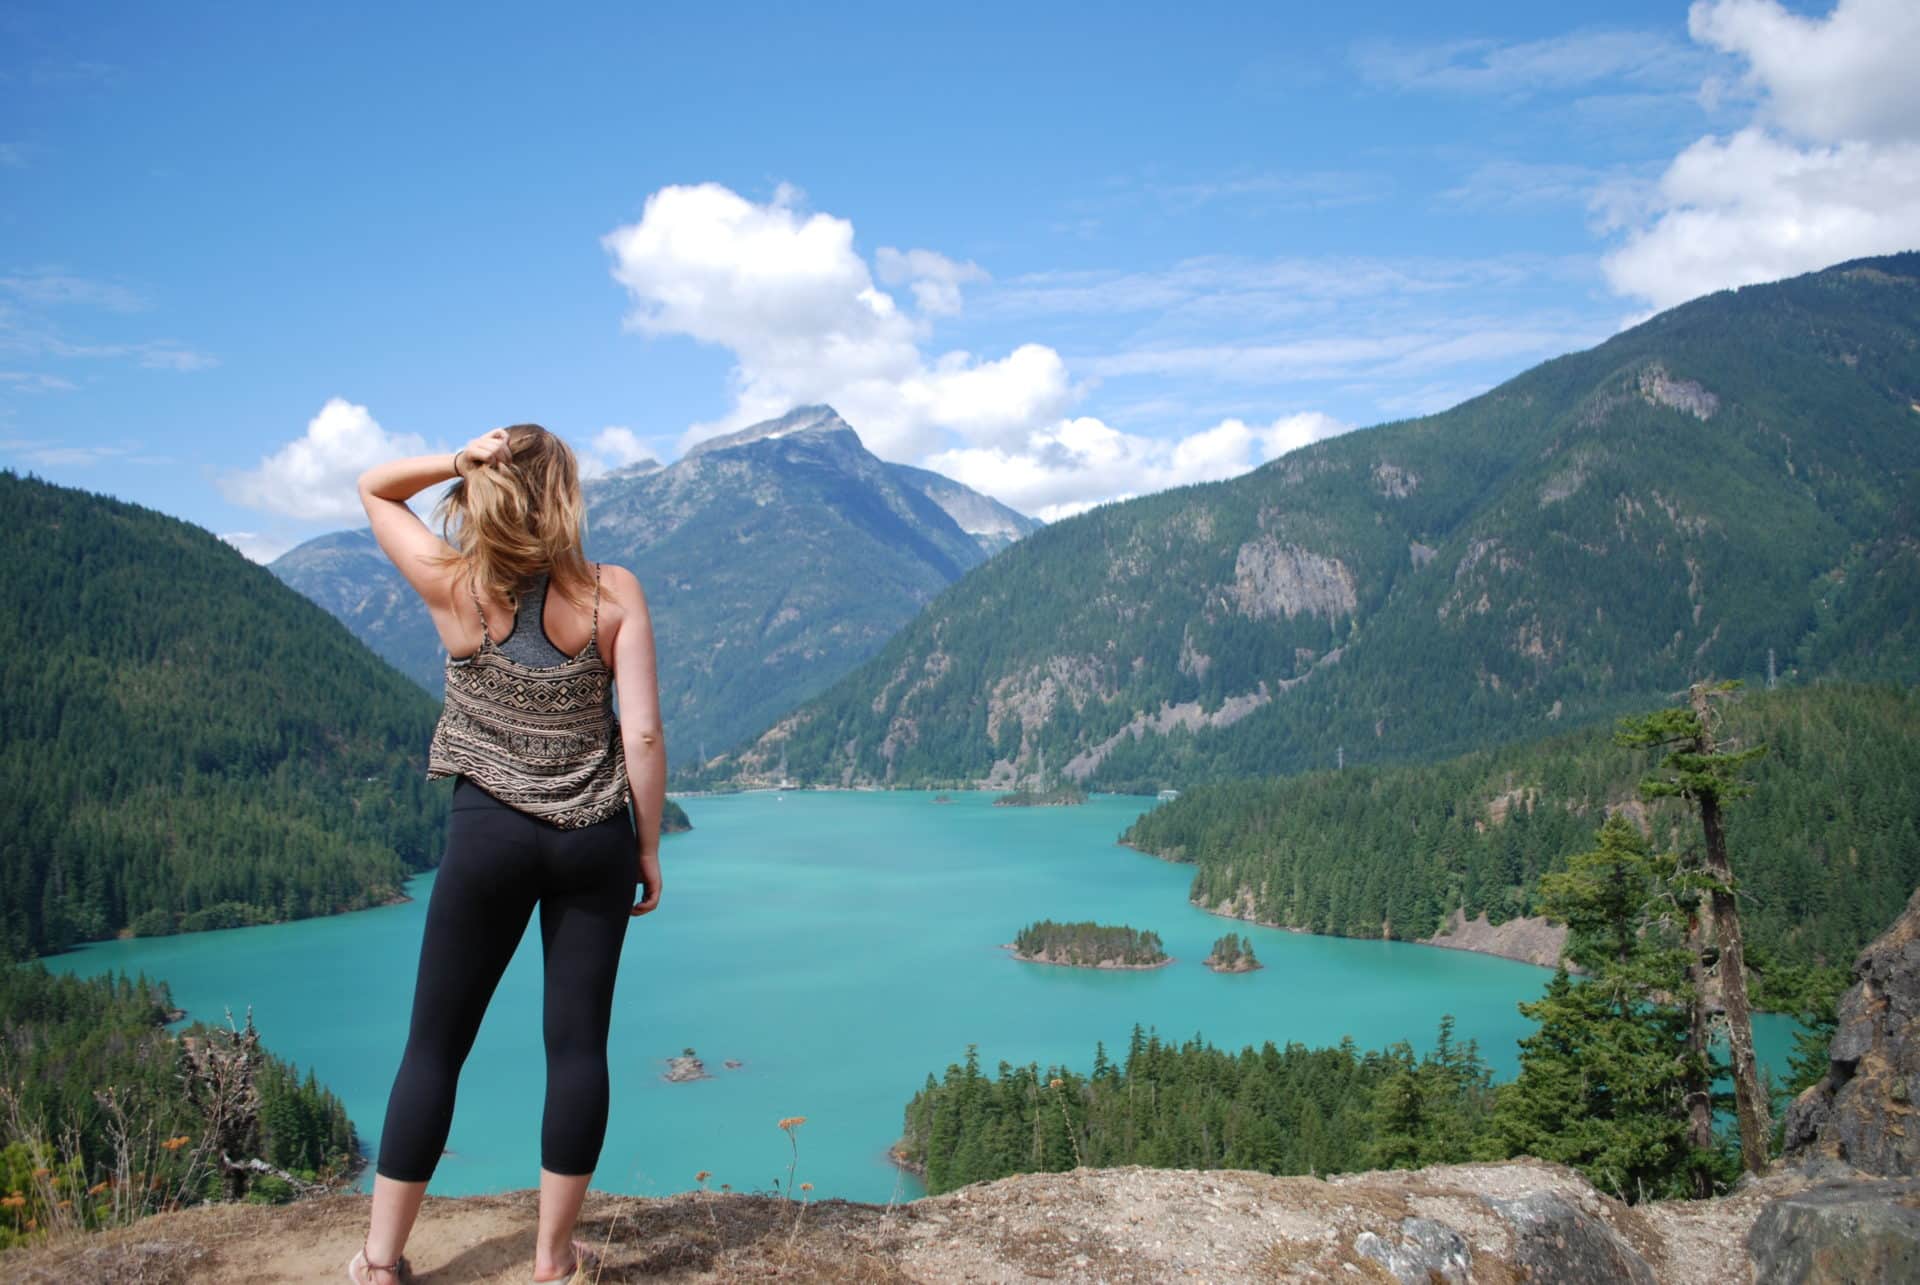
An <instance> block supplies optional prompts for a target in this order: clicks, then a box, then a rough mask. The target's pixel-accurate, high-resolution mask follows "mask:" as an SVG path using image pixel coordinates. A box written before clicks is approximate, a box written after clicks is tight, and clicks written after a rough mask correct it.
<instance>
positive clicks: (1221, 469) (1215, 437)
mask: <svg viewBox="0 0 1920 1285" xmlns="http://www.w3.org/2000/svg"><path fill="white" fill-rule="evenodd" d="M1350 427H1351V425H1347V424H1343V423H1341V422H1340V421H1338V420H1336V419H1334V418H1332V417H1331V416H1328V415H1323V414H1321V413H1319V412H1318V411H1307V412H1304V413H1302V414H1298V415H1288V416H1285V417H1283V418H1280V419H1276V420H1274V421H1273V422H1272V423H1270V424H1266V425H1255V424H1248V423H1246V422H1244V421H1242V420H1239V419H1226V420H1222V421H1221V422H1220V423H1218V424H1215V425H1214V426H1213V427H1211V428H1207V429H1202V430H1200V431H1198V432H1195V433H1191V434H1188V435H1187V436H1186V437H1182V438H1178V439H1175V440H1171V441H1169V440H1165V439H1160V438H1153V437H1142V436H1139V435H1137V434H1133V433H1125V432H1121V431H1120V430H1118V429H1115V428H1112V427H1110V426H1109V425H1107V424H1105V423H1103V422H1101V421H1100V420H1098V419H1096V418H1093V417H1092V416H1080V417H1078V418H1075V419H1063V420H1060V421H1059V422H1057V423H1055V424H1051V425H1049V426H1047V427H1045V428H1041V429H1035V430H1033V431H1032V432H1030V433H1028V434H1027V436H1026V440H1025V441H1024V442H1022V443H1020V444H1019V445H1017V446H967V447H958V448H955V449H952V450H947V451H942V452H940V453H938V454H936V455H934V456H932V457H930V458H929V459H928V460H927V461H926V464H927V467H928V468H931V469H933V470H935V471H937V472H940V473H944V474H946V475H947V476H948V477H951V478H954V479H955V480H957V481H960V482H964V483H966V484H967V485H968V486H971V487H973V488H974V489H975V490H977V491H982V492H984V493H986V494H988V495H991V496H993V497H994V498H995V499H998V500H1000V501H1001V502H1002V503H1005V504H1009V505H1011V506H1012V507H1014V508H1016V509H1019V510H1020V511H1022V512H1024V513H1030V514H1032V515H1034V516H1035V517H1039V518H1043V519H1045V520H1047V521H1049V522H1052V521H1056V520H1058V519H1060V518H1063V517H1069V516H1071V515H1072V514H1075V513H1079V512H1082V511H1084V510H1086V509H1089V508H1092V507H1093V506H1094V505H1096V504H1101V503H1105V502H1106V501H1108V500H1119V499H1126V498H1128V497H1130V496H1134V495H1142V494H1145V493H1148V492H1151V491H1160V490H1164V489H1166V488H1167V487H1170V486H1185V485H1187V484H1189V483H1193V482H1217V481H1220V480H1221V479H1223V478H1229V477H1236V476H1238V475H1239V474H1241V473H1244V472H1246V471H1247V470H1248V469H1251V468H1255V467H1257V466H1259V465H1260V464H1262V463H1264V462H1266V461H1267V460H1270V459H1272V458H1274V457H1275V456H1278V455H1284V454H1285V453H1286V452H1288V451H1290V450H1294V449H1296V448H1298V447H1301V446H1305V445H1307V444H1308V443H1309V442H1316V441H1319V440H1320V439H1322V438H1326V437H1332V436H1335V435H1336V434H1339V433H1343V432H1346V431H1347V429H1348V428H1350Z"/></svg>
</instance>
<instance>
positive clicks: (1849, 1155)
mask: <svg viewBox="0 0 1920 1285" xmlns="http://www.w3.org/2000/svg"><path fill="white" fill-rule="evenodd" d="M1838 1015H1839V1019H1840V1021H1839V1025H1838V1026H1837V1027H1836V1028H1835V1030H1834V1033H1833V1043H1832V1045H1831V1046H1830V1048H1829V1049H1828V1052H1827V1059H1828V1064H1827V1073H1826V1075H1825V1076H1824V1077H1823V1078H1822V1079H1821V1080H1820V1082H1819V1083H1818V1084H1816V1085H1814V1086H1813V1087H1812V1088H1810V1089H1808V1090H1807V1091H1806V1092H1805V1093H1802V1094H1801V1095H1800V1096H1799V1098H1798V1099H1796V1100H1795V1101H1794V1104H1793V1106H1792V1107H1791V1108H1790V1109H1789V1110H1788V1112H1787V1122H1786V1152H1787V1156H1788V1158H1789V1159H1792V1160H1801V1161H1805V1160H1822V1159H1824V1160H1839V1161H1843V1162H1845V1163H1846V1164H1849V1165H1851V1166H1853V1167H1854V1168H1855V1169H1858V1170H1860V1171H1862V1172H1864V1173H1869V1174H1877V1175H1881V1176H1885V1177H1912V1176H1915V1175H1920V1118H1916V1116H1915V1105H1914V1100H1915V1098H1916V1097H1920V890H1916V891H1915V892H1914V894H1913V896H1912V897H1911V898H1910V899H1909V900H1908V902H1907V908H1906V910H1904V911H1903V912H1901V915H1900V918H1898V919H1896V920H1895V921H1894V923H1893V926H1892V927H1891V928H1889V929H1887V931H1886V932H1884V933H1882V934H1880V936H1879V937H1877V938H1875V939H1874V940H1873V942H1872V943H1870V944H1869V945H1868V946H1867V948H1866V949H1865V950H1863V951H1861V952H1860V955H1859V957H1858V958H1857V959H1855V960H1854V963H1853V985H1852V987H1851V988H1849V989H1848V990H1847V992H1846V993H1845V994H1844V995H1842V996H1841V997H1840V1004H1839V1014H1838Z"/></svg>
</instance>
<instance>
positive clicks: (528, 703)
mask: <svg viewBox="0 0 1920 1285" xmlns="http://www.w3.org/2000/svg"><path fill="white" fill-rule="evenodd" d="M538 587H539V588H540V589H542V590H544V589H545V583H544V578H543V579H542V582H541V583H540V585H539V586H538ZM469 588H470V589H471V586H469ZM544 607H545V593H544V592H541V593H533V592H527V593H523V594H522V595H521V597H520V603H519V607H518V610H517V611H516V613H515V616H514V622H513V631H512V633H510V634H509V635H508V638H509V639H513V638H515V637H517V636H518V635H520V634H521V633H522V632H523V631H526V630H529V629H531V630H538V631H539V635H540V638H541V640H542V641H546V640H547V639H546V626H545V624H544V623H543V617H544V615H545V611H544ZM473 609H474V612H475V613H476V614H478V615H479V617H480V648H479V650H478V651H475V652H474V653H473V654H472V655H471V656H463V657H460V658H457V659H456V658H455V657H453V656H451V655H449V656H448V657H447V697H446V704H445V706H444V707H443V708H442V709H441V711H440V721H439V723H438V724H437V725H435V727H434V729H433V741H432V744H431V746H430V747H429V748H428V751H427V779H428V780H434V779H437V778H439V777H443V776H457V775H465V776H469V777H471V778H473V781H474V783H475V784H476V785H478V786H480V787H481V788H482V789H484V790H485V791H486V792H487V793H488V794H491V795H493V796H494V797H495V798H496V799H499V800H500V801H501V802H502V803H505V804H506V805H507V806H509V807H512V808H515V809H517V810H519V811H521V812H525V813H527V814H529V815H531V816H536V817H539V818H541V819H542V820H545V821H548V822H551V823H552V824H554V825H556V826H559V827H560V828H561V829H564V830H574V829H578V828H580V827H582V826H588V825H592V824H593V823H594V822H596V821H603V820H605V819H606V818H607V817H610V816H613V815H614V814H615V813H617V812H619V811H620V810H621V809H623V808H625V807H626V806H627V802H628V798H629V795H630V789H629V785H628V782H627V756H626V750H625V747H624V746H623V745H622V744H621V741H620V724H619V722H618V720H617V719H616V718H615V717H614V713H613V698H612V695H613V672H612V670H610V669H609V668H608V666H607V663H606V661H605V660H604V659H602V657H601V655H600V564H599V563H597V562H596V563H594V564H593V634H592V636H591V637H589V638H588V639H587V645H586V646H585V647H584V648H582V649H581V651H580V654H579V655H577V656H572V657H567V658H563V659H562V660H561V662H560V663H559V664H556V665H531V664H528V663H526V661H524V660H519V659H515V658H514V657H513V656H510V655H508V654H507V653H506V652H504V651H502V650H501V645H500V644H499V643H496V642H495V641H494V640H493V638H492V636H491V635H489V634H488V632H487V615H486V612H484V611H482V610H481V609H480V595H479V593H478V592H477V591H475V592H474V594H473ZM516 650H519V651H523V652H524V650H525V649H523V648H518V647H516ZM554 654H559V652H558V650H557V649H554Z"/></svg>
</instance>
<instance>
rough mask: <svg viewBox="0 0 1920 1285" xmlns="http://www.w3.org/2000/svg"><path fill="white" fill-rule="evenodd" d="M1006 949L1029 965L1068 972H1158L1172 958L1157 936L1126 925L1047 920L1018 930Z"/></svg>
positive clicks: (1170, 961) (1148, 931)
mask: <svg viewBox="0 0 1920 1285" xmlns="http://www.w3.org/2000/svg"><path fill="white" fill-rule="evenodd" d="M1008 949H1010V950H1011V951H1013V957H1014V958H1015V959H1021V960H1025V961H1026V962H1027V963H1030V964H1064V965H1066V966H1068V967H1070V968H1160V967H1162V966H1164V965H1167V964H1171V963H1172V962H1173V957H1172V956H1171V955H1169V954H1167V952H1166V951H1165V950H1163V949H1161V946H1160V934H1159V933H1156V932H1154V931H1152V930H1151V929H1146V930H1142V929H1137V928H1132V927H1129V926H1128V925H1126V924H1119V925H1115V924H1096V923H1094V922H1092V921H1091V920H1088V921H1086V922H1083V923H1077V924H1057V923H1055V922H1053V920H1051V919H1042V920H1041V921H1040V922H1039V923H1035V924H1029V925H1027V926H1026V927H1025V928H1022V929H1021V930H1020V935H1019V936H1017V937H1015V938H1014V939H1013V941H1012V943H1011V944H1010V945H1009V946H1008Z"/></svg>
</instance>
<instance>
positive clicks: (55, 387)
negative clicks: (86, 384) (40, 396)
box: [0, 370, 79, 393]
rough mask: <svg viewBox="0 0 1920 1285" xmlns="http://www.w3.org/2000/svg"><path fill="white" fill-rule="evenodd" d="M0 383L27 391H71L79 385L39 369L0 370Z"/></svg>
mask: <svg viewBox="0 0 1920 1285" xmlns="http://www.w3.org/2000/svg"><path fill="white" fill-rule="evenodd" d="M0 384H5V385H7V386H8V387H9V388H16V389H19V390H20V391H21V392H26V393H70V392H72V391H73V390H74V389H75V388H78V387H79V385H78V384H75V383H74V382H73V381H72V380H71V379H64V378H62V377H61V376H59V375H49V374H46V373H45V372H43V371H37V370H0Z"/></svg>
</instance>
